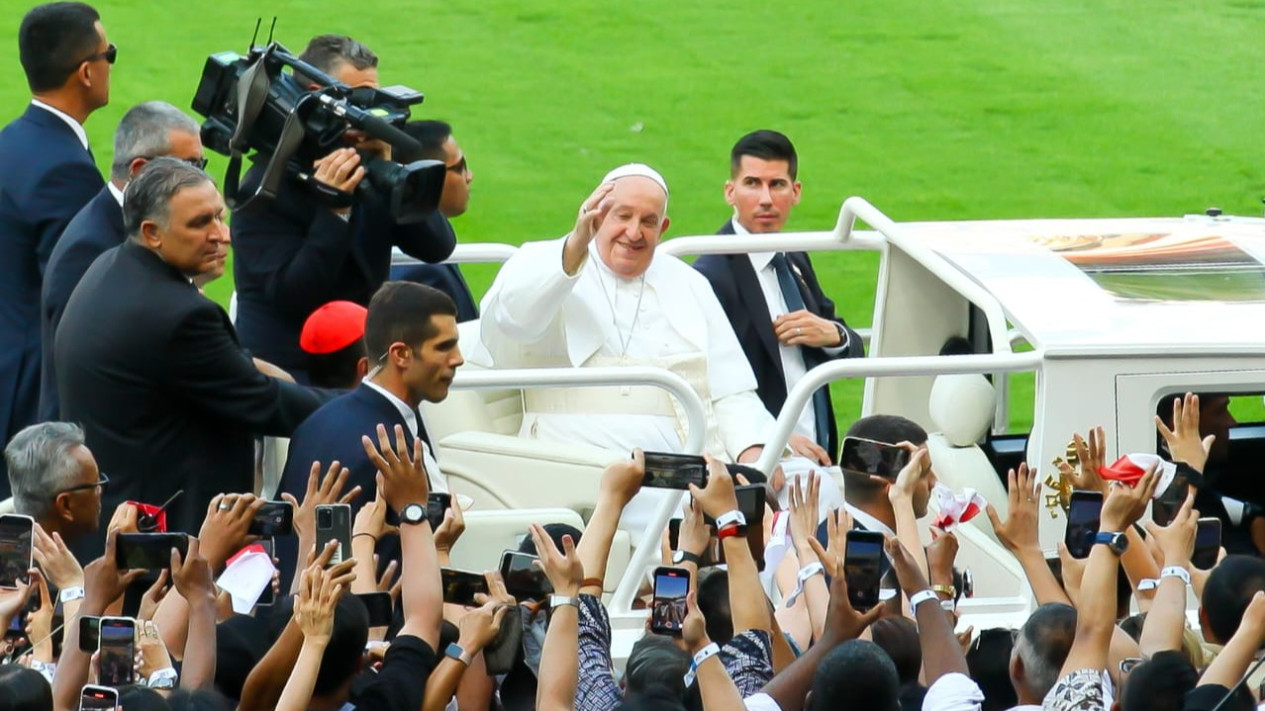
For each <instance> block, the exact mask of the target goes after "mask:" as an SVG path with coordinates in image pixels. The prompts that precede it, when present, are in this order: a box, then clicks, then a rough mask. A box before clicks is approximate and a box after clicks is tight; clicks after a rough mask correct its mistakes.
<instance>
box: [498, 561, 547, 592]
mask: <svg viewBox="0 0 1265 711" xmlns="http://www.w3.org/2000/svg"><path fill="white" fill-rule="evenodd" d="M537 560H539V559H538V558H537V557H536V556H534V555H528V554H526V553H519V552H517V551H505V552H504V553H503V554H501V577H502V578H503V579H504V580H505V590H506V591H507V592H508V593H509V594H511V595H513V596H514V597H515V598H517V599H519V600H541V599H544V597H545V596H546V595H549V594H550V593H552V592H553V585H552V584H550V582H549V578H548V576H546V575H545V571H544V570H542V569H540V567H538V566H537V565H536V564H535V561H537Z"/></svg>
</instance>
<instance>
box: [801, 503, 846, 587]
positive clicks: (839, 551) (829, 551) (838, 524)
mask: <svg viewBox="0 0 1265 711" xmlns="http://www.w3.org/2000/svg"><path fill="white" fill-rule="evenodd" d="M851 530H852V516H851V515H849V514H848V511H847V509H845V508H843V507H842V506H841V507H839V508H837V509H835V511H834V513H832V514H829V515H827V516H826V543H827V545H826V546H825V547H822V545H821V541H818V540H817V537H816V536H810V537H809V538H808V546H809V547H810V548H812V549H813V553H814V554H816V556H817V560H818V561H820V562H821V564H822V565H823V566H825V568H826V574H828V575H829V576H830V577H832V578H833V577H835V576H837V575H839V574H840V573H842V572H843V568H842V567H840V566H841V565H842V562H841V561H842V560H843V556H844V551H846V550H847V545H848V531H851ZM800 564H801V565H804V564H806V561H803V560H801V561H800Z"/></svg>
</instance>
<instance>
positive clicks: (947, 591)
mask: <svg viewBox="0 0 1265 711" xmlns="http://www.w3.org/2000/svg"><path fill="white" fill-rule="evenodd" d="M931 589H932V590H934V591H936V592H937V593H939V594H940V595H948V596H949V599H950V600H953V599H956V598H957V596H958V590H957V588H955V587H953V586H952V585H932V586H931Z"/></svg>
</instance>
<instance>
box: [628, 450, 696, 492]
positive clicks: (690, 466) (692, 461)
mask: <svg viewBox="0 0 1265 711" xmlns="http://www.w3.org/2000/svg"><path fill="white" fill-rule="evenodd" d="M690 484H693V485H694V486H697V487H699V488H700V489H701V488H703V487H705V486H707V462H706V461H704V460H703V458H702V457H700V456H697V455H693V454H668V453H665V452H646V476H645V478H644V479H642V481H641V485H642V486H649V487H652V488H655V489H689V488H690Z"/></svg>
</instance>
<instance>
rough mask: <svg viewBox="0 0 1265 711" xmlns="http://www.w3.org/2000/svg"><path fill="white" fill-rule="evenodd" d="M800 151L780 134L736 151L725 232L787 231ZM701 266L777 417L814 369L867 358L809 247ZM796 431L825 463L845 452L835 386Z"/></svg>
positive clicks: (711, 258)
mask: <svg viewBox="0 0 1265 711" xmlns="http://www.w3.org/2000/svg"><path fill="white" fill-rule="evenodd" d="M797 169H798V166H797V157H796V154H795V148H794V146H792V145H791V142H790V140H788V139H787V138H786V136H784V135H782V134H780V133H777V132H776V131H756V132H754V133H751V134H748V135H746V136H743V138H742V139H741V140H739V141H738V143H737V144H736V145H735V146H734V148H733V152H732V154H731V169H730V175H731V177H730V180H729V181H728V182H727V183H725V197H726V199H727V200H728V201H729V204H730V205H733V206H734V213H735V217H734V219H731V220H730V221H729V222H726V223H725V225H724V227H722V228H721V229H720V234H749V233H772V232H780V231H781V230H782V227H783V225H785V224H786V219H787V218H788V217H789V216H790V211H791V208H792V207H794V205H795V204H796V203H798V202H799V195H800V184H799V182H798V181H797V180H796V179H795V176H796V172H797ZM694 267H695V268H696V269H698V270H699V271H700V272H702V274H703V276H705V277H707V280H708V281H709V282H711V285H712V289H713V290H715V292H716V298H717V299H718V300H719V301H720V305H721V306H722V307H724V309H725V315H726V316H728V317H729V323H730V324H731V325H732V326H733V329H734V333H736V334H737V335H738V341H739V343H741V344H742V350H743V352H744V353H745V354H746V356H747V360H748V361H749V362H750V363H751V370H752V371H753V372H754V373H755V377H756V381H757V383H758V385H757V393H758V394H759V395H760V400H761V401H763V402H764V406H765V407H766V408H767V409H768V411H769V412H770V413H772V414H773V415H775V416H776V415H777V414H778V413H779V412H781V410H782V406H783V404H785V402H786V394H787V392H788V391H789V389H790V388H791V387H792V386H794V384H795V382H797V381H798V380H799V378H800V377H802V376H803V375H804V373H806V372H807V371H808V370H811V369H812V368H813V367H815V366H817V365H820V364H821V363H825V362H827V361H830V360H834V359H836V358H855V357H862V356H864V355H865V348H864V344H863V343H862V341H861V337H860V336H858V335H857V333H856V332H855V331H853V330H852V329H850V328H848V325H847V324H846V323H844V321H843V319H841V318H839V317H838V316H837V315H836V314H835V305H834V302H833V301H831V300H830V298H829V297H827V296H826V294H825V292H823V291H822V288H821V284H820V283H819V282H818V281H817V273H816V272H815V271H814V270H813V263H812V260H810V259H809V258H808V255H807V254H805V253H803V252H777V253H772V254H770V253H763V254H723V255H704V256H702V257H699V258H698V260H697V261H695V262H694ZM795 432H796V434H800V435H803V436H806V437H809V438H811V439H813V440H814V441H816V442H817V444H818V446H819V448H820V451H818V452H817V455H818V460H819V461H820V462H821V463H823V464H825V463H827V462H828V461H829V456H830V455H829V454H828V453H830V452H835V451H837V450H838V446H839V437H838V428H837V425H836V424H835V417H834V408H833V406H832V405H831V402H830V392H829V389H828V388H821V389H820V390H818V391H817V392H816V393H815V394H814V396H813V399H812V400H811V401H810V406H809V407H807V408H806V409H805V411H804V412H803V413H801V416H800V419H799V422H798V424H797V425H796V428H795Z"/></svg>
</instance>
